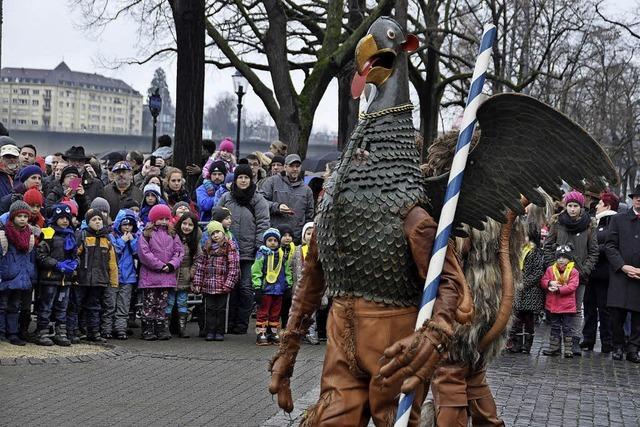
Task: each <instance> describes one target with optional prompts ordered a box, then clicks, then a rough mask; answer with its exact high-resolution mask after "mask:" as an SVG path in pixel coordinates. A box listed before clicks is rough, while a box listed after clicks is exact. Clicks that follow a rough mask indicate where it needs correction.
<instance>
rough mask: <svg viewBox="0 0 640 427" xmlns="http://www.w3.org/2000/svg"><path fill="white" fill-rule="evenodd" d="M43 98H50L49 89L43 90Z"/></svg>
mask: <svg viewBox="0 0 640 427" xmlns="http://www.w3.org/2000/svg"><path fill="white" fill-rule="evenodd" d="M44 96H46V97H47V98H50V97H51V89H45V91H44Z"/></svg>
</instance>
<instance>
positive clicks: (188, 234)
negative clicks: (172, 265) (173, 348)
mask: <svg viewBox="0 0 640 427" xmlns="http://www.w3.org/2000/svg"><path fill="white" fill-rule="evenodd" d="M175 230H176V233H177V234H178V236H179V237H180V240H181V242H182V249H183V252H184V256H183V257H182V262H181V263H180V267H179V268H178V271H177V275H176V276H177V277H176V279H177V285H176V288H175V289H170V290H169V295H168V297H167V308H166V313H167V318H171V312H172V311H173V307H174V305H175V306H176V308H177V310H178V316H179V324H180V331H179V333H178V334H179V336H180V338H189V335H187V316H188V315H189V310H188V307H187V299H188V296H189V294H188V291H189V288H190V287H191V277H192V276H193V274H192V267H193V263H194V260H195V259H196V257H197V256H198V254H199V253H200V245H199V244H198V242H199V241H200V237H201V232H200V229H199V228H198V217H196V216H195V214H193V213H191V212H187V213H184V214H182V216H181V217H180V219H178V222H177V223H176V227H175Z"/></svg>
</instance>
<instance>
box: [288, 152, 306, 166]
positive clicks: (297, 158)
mask: <svg viewBox="0 0 640 427" xmlns="http://www.w3.org/2000/svg"><path fill="white" fill-rule="evenodd" d="M295 162H298V163H302V160H301V159H300V156H298V155H297V154H289V155H288V156H287V157H286V158H285V159H284V164H285V165H290V164H291V163H295Z"/></svg>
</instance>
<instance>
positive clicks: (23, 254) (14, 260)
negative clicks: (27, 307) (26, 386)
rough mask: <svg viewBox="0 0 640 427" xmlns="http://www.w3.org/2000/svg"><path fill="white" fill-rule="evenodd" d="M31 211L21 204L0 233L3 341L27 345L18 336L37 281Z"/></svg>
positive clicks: (11, 211)
mask: <svg viewBox="0 0 640 427" xmlns="http://www.w3.org/2000/svg"><path fill="white" fill-rule="evenodd" d="M30 216H31V208H30V207H29V205H27V204H26V203H25V202H23V201H22V200H17V201H15V202H13V203H12V204H11V207H10V208H9V219H8V221H7V223H6V224H5V225H4V229H3V230H2V231H0V247H1V249H2V254H1V255H2V258H1V259H0V278H1V281H0V341H4V340H5V339H8V340H9V342H10V343H11V344H13V345H20V346H22V345H25V344H26V343H25V341H24V340H23V339H22V338H20V336H19V334H18V319H19V317H20V309H21V301H22V292H23V291H31V288H32V285H33V283H34V282H35V281H36V278H37V277H36V268H35V253H34V250H33V249H34V246H35V237H34V235H33V229H32V228H31V226H30V225H29V218H30Z"/></svg>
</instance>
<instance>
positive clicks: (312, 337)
mask: <svg viewBox="0 0 640 427" xmlns="http://www.w3.org/2000/svg"><path fill="white" fill-rule="evenodd" d="M313 230H315V225H314V223H313V222H308V223H306V224H305V225H304V227H302V244H301V245H300V246H298V247H296V251H295V253H294V254H293V259H292V261H291V273H292V275H293V287H292V289H291V294H292V295H293V294H294V293H295V291H296V286H297V285H298V283H299V282H300V279H302V270H303V268H304V262H305V260H306V259H307V253H308V252H309V242H310V241H311V236H312V235H313ZM322 301H323V305H325V306H326V305H327V303H326V298H325V297H323V298H322ZM283 326H284V327H286V326H287V325H286V323H283ZM304 340H305V341H306V342H308V343H309V344H313V345H318V344H320V341H319V340H318V333H317V331H316V314H315V313H313V323H312V324H311V325H310V326H309V332H307V335H306V336H305V338H304Z"/></svg>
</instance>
